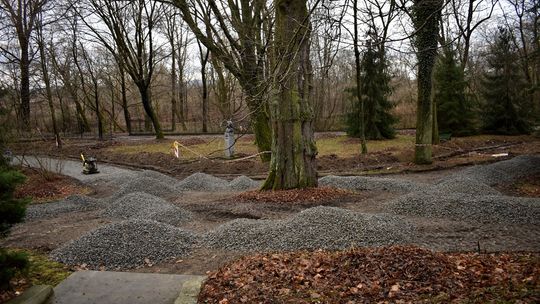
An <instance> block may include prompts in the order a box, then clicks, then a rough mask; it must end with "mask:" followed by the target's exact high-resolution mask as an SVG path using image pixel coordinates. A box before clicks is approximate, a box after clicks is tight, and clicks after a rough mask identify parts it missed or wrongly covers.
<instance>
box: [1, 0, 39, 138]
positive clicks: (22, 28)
mask: <svg viewBox="0 0 540 304" xmlns="http://www.w3.org/2000/svg"><path fill="white" fill-rule="evenodd" d="M47 3H48V0H25V1H21V0H17V1H16V0H0V20H3V21H0V22H6V23H7V25H6V26H8V27H11V28H12V29H13V31H14V32H15V36H16V39H17V42H18V47H19V50H18V51H13V50H9V49H7V48H4V47H1V46H0V50H2V52H4V53H5V54H6V56H7V57H8V58H10V60H12V61H14V62H17V63H18V65H19V71H20V93H19V94H20V105H19V106H20V110H19V116H20V125H21V127H22V128H24V129H27V130H28V129H29V128H30V65H31V63H32V61H33V59H34V55H35V54H34V53H33V52H32V50H31V43H32V41H31V38H32V33H33V32H34V31H35V30H36V28H37V27H38V26H39V25H40V24H39V22H40V20H41V19H40V18H39V15H40V14H41V13H42V12H43V11H44V10H45V7H46V5H47ZM17 53H18V54H17Z"/></svg>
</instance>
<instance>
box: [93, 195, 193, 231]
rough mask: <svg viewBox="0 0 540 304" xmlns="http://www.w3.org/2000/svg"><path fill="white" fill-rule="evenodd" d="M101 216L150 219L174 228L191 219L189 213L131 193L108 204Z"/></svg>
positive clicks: (146, 196) (163, 202)
mask: <svg viewBox="0 0 540 304" xmlns="http://www.w3.org/2000/svg"><path fill="white" fill-rule="evenodd" d="M103 215H104V216H107V217H112V218H118V219H132V218H139V219H151V220H155V221H159V222H163V223H167V224H170V225H174V226H179V225H182V224H184V223H185V222H187V221H189V220H190V219H191V218H192V217H193V214H192V213H191V212H189V211H187V210H184V209H182V208H178V207H176V206H174V205H173V204H171V203H169V202H167V201H166V200H164V199H162V198H159V197H157V196H154V195H151V194H148V193H145V192H133V193H130V194H127V195H125V196H123V197H121V198H119V199H118V200H116V201H113V202H111V203H109V204H108V205H107V207H106V208H105V210H104V211H103Z"/></svg>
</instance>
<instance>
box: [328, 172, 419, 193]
mask: <svg viewBox="0 0 540 304" xmlns="http://www.w3.org/2000/svg"><path fill="white" fill-rule="evenodd" d="M319 186H325V187H334V188H342V189H349V190H357V191H363V190H368V191H390V192H411V191H416V190H420V189H422V188H425V187H426V185H423V184H418V183H415V182H411V181H407V180H402V179H396V178H384V177H374V176H334V175H328V176H325V177H322V178H320V179H319Z"/></svg>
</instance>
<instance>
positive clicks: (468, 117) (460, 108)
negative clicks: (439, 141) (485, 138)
mask: <svg viewBox="0 0 540 304" xmlns="http://www.w3.org/2000/svg"><path fill="white" fill-rule="evenodd" d="M434 78H435V85H434V90H435V92H434V94H435V96H434V100H435V102H436V104H437V123H438V127H439V132H440V133H452V135H456V136H467V135H471V134H473V133H474V111H473V107H472V105H471V101H470V99H469V98H468V96H467V93H466V88H467V82H466V80H465V74H464V72H463V70H462V69H461V68H460V66H459V65H458V63H457V61H456V53H455V51H454V50H453V48H452V46H451V45H448V46H445V47H444V48H443V52H442V53H441V54H440V56H439V60H438V62H437V65H436V66H435V71H434Z"/></svg>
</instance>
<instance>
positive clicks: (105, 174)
mask: <svg viewBox="0 0 540 304" xmlns="http://www.w3.org/2000/svg"><path fill="white" fill-rule="evenodd" d="M12 163H13V164H14V165H23V166H29V167H33V168H42V169H45V170H48V171H51V172H54V173H59V174H63V175H67V176H69V177H72V178H75V179H77V180H79V181H81V182H83V183H86V184H98V183H118V182H122V181H124V180H125V179H128V178H130V177H134V176H135V175H136V174H137V170H135V169H126V168H121V167H118V166H113V165H108V164H102V163H99V160H98V170H99V173H97V174H82V161H74V160H69V159H58V158H51V157H43V156H24V157H23V156H15V157H14V158H13V161H12Z"/></svg>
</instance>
